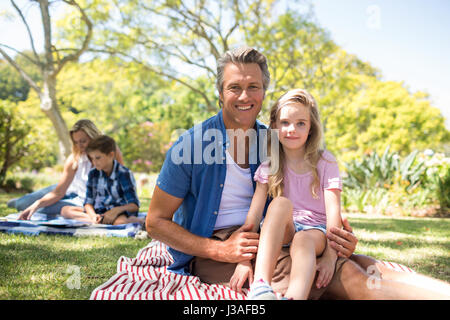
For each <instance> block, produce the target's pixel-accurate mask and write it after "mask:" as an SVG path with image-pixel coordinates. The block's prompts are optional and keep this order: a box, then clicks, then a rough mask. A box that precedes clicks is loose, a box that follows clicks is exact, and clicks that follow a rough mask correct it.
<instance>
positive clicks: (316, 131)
mask: <svg viewBox="0 0 450 320" xmlns="http://www.w3.org/2000/svg"><path fill="white" fill-rule="evenodd" d="M299 104H301V105H303V106H305V107H306V108H308V110H309V115H310V122H311V127H310V129H309V134H308V139H307V140H306V143H305V159H304V160H305V161H306V163H307V164H309V165H310V166H311V168H312V174H313V181H312V182H311V194H312V196H313V198H315V199H317V198H318V197H319V196H318V192H317V190H318V188H319V185H320V181H319V174H318V171H317V163H318V162H319V159H320V157H321V156H322V153H323V129H322V123H321V122H320V115H319V108H318V106H317V103H316V100H315V99H314V97H313V96H312V95H311V94H310V93H308V92H307V91H306V90H303V89H293V90H290V91H288V92H286V93H285V94H284V95H282V96H281V97H280V98H279V99H278V100H277V101H276V102H275V104H274V105H273V106H272V109H271V110H270V128H271V129H276V122H277V118H278V116H279V113H280V110H281V108H283V107H285V106H288V105H299ZM270 143H272V141H270V140H269V144H270ZM278 143H280V142H278ZM278 149H279V155H278V159H276V158H275V157H276V156H277V155H270V166H271V168H270V169H271V171H270V172H271V173H272V172H274V171H272V169H274V168H277V170H276V171H275V172H274V173H273V174H271V175H270V176H269V195H270V196H271V197H272V198H275V197H278V196H281V195H282V194H283V189H284V185H283V176H284V166H285V163H284V159H285V154H284V150H283V146H282V145H281V143H280V145H279V148H278ZM268 150H272V149H271V147H270V146H269V148H268ZM274 170H275V169H274Z"/></svg>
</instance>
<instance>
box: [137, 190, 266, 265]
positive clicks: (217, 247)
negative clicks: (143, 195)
mask: <svg viewBox="0 0 450 320" xmlns="http://www.w3.org/2000/svg"><path fill="white" fill-rule="evenodd" d="M182 202H183V199H182V198H177V197H174V196H172V195H170V194H168V193H167V192H165V191H163V190H161V189H160V188H159V187H158V186H156V187H155V190H154V192H153V197H152V201H151V202H150V208H149V211H148V214H147V218H146V228H147V232H148V234H149V236H150V237H152V238H154V239H157V240H159V241H161V242H164V243H165V244H167V245H168V246H169V247H171V248H173V249H175V250H178V251H181V252H184V253H186V254H189V255H192V256H196V257H203V258H209V259H212V260H217V261H223V262H239V261H244V260H250V259H252V258H253V257H254V255H255V253H256V251H257V246H258V237H259V236H258V234H257V233H254V232H247V231H250V230H251V228H252V227H253V226H252V225H244V226H242V227H241V228H239V229H238V230H237V231H236V232H234V233H233V235H232V236H231V237H230V238H228V240H226V241H218V240H213V239H209V238H204V237H200V236H197V235H195V234H193V233H191V232H189V231H187V230H186V229H184V228H183V227H181V226H180V225H178V224H177V223H175V222H173V221H172V218H173V215H174V213H175V211H176V210H177V209H178V207H179V206H180V205H181V203H182Z"/></svg>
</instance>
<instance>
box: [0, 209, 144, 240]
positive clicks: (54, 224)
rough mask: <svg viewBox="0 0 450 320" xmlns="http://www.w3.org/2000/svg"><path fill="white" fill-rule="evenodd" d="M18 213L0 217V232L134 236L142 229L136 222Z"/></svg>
mask: <svg viewBox="0 0 450 320" xmlns="http://www.w3.org/2000/svg"><path fill="white" fill-rule="evenodd" d="M146 215H147V213H146V212H139V215H138V217H139V218H145V216H146ZM18 216H19V213H12V214H10V215H8V216H6V217H1V218H0V232H6V233H9V234H24V235H28V236H37V235H40V234H60V235H67V236H75V237H82V236H106V237H134V236H135V235H136V233H137V232H138V231H140V230H142V226H141V225H140V224H138V223H127V224H120V225H116V226H113V225H107V224H89V223H86V222H81V221H78V220H73V219H66V218H64V217H62V216H56V217H49V216H47V215H46V214H41V213H35V214H34V215H33V216H32V217H31V220H17V217H18Z"/></svg>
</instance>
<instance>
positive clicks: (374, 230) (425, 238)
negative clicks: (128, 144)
mask: <svg viewBox="0 0 450 320" xmlns="http://www.w3.org/2000/svg"><path fill="white" fill-rule="evenodd" d="M18 195H20V194H4V193H0V216H5V215H7V214H8V213H11V212H14V210H11V209H9V208H7V207H6V201H7V200H8V199H10V198H13V197H16V196H18ZM148 203H149V202H148V200H146V201H144V203H142V206H141V208H147V207H148ZM347 216H348V217H349V220H350V223H351V225H352V227H353V229H354V232H355V234H356V235H357V237H358V239H359V243H358V249H357V253H362V254H368V255H371V256H373V257H376V258H378V259H381V260H389V261H395V262H398V263H402V264H405V265H407V266H409V267H411V268H413V269H415V270H416V271H418V272H421V273H423V274H426V275H429V276H432V277H435V278H438V279H441V280H445V281H447V282H450V241H449V239H450V220H449V219H442V218H440V219H437V218H391V217H386V216H369V215H363V214H349V215H347ZM148 241H149V240H135V239H131V238H107V237H86V238H78V237H68V236H46V235H42V236H38V237H30V236H23V235H8V234H5V233H0V274H1V277H0V299H3V300H4V299H82V300H84V299H89V296H90V294H91V292H92V290H93V289H94V288H96V287H97V286H99V285H100V284H102V283H104V282H105V281H106V280H108V279H109V278H110V277H111V276H112V275H113V274H115V272H116V263H117V260H118V259H119V257H120V256H126V257H135V256H136V254H137V252H138V251H139V250H140V249H141V248H143V247H144V246H145V245H146V244H147V243H148ZM71 266H76V267H75V268H78V269H71V268H73V267H71ZM78 270H79V275H80V287H79V289H78V288H73V285H74V282H72V281H71V280H72V279H73V278H74V275H76V273H77V272H78Z"/></svg>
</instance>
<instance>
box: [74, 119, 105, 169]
mask: <svg viewBox="0 0 450 320" xmlns="http://www.w3.org/2000/svg"><path fill="white" fill-rule="evenodd" d="M78 131H83V132H84V133H86V134H87V136H88V137H89V138H90V139H91V140H92V139H94V138H97V137H99V136H101V135H102V132H101V131H100V130H99V129H98V128H97V127H96V126H95V124H94V123H93V122H92V121H91V120H89V119H81V120H78V121H77V122H75V124H74V125H73V127H72V129H70V131H69V133H70V139H71V140H72V154H73V157H74V160H75V161H74V162H73V165H72V168H73V169H74V170H75V169H77V166H78V160H79V159H80V156H81V152H80V150H79V149H78V147H77V146H76V145H75V143H74V141H73V134H74V133H75V132H78Z"/></svg>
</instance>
